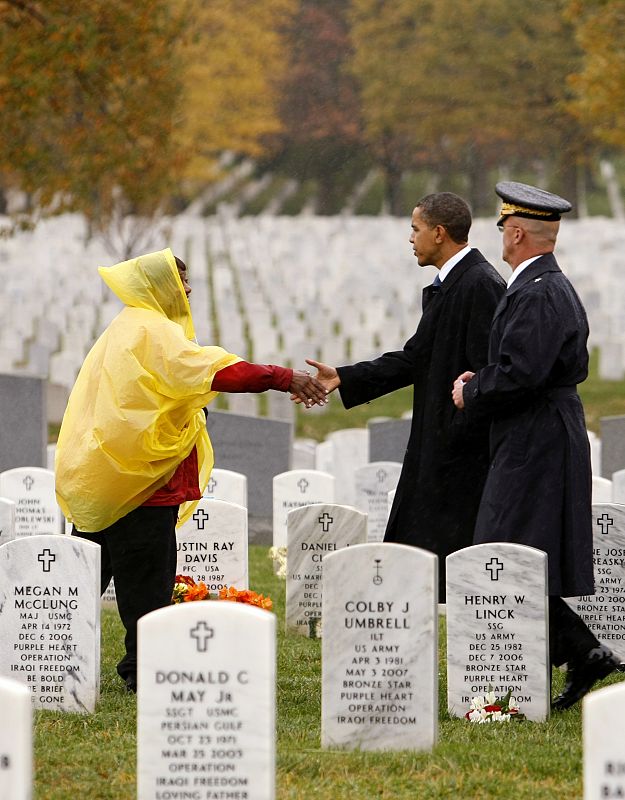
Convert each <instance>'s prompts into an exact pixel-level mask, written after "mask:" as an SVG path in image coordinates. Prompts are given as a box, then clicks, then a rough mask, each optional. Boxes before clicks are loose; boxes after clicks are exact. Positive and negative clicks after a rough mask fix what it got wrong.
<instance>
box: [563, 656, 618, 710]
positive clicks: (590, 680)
mask: <svg viewBox="0 0 625 800" xmlns="http://www.w3.org/2000/svg"><path fill="white" fill-rule="evenodd" d="M619 665H620V661H619V659H618V658H617V657H616V656H615V655H614V654H613V653H612V651H611V650H608V648H607V647H606V646H605V645H600V646H599V647H594V648H593V649H592V650H589V651H588V653H586V655H585V656H584V658H582V659H579V660H578V661H572V662H570V663H569V665H568V669H567V671H566V685H565V686H564V690H563V691H562V693H561V694H559V695H558V696H557V697H556V698H554V700H553V701H552V703H551V708H552V710H553V711H563V710H564V709H565V708H570V706H572V705H573V704H574V703H577V701H578V700H581V699H582V697H583V696H584V695H585V694H587V693H588V692H589V691H590V689H591V687H592V685H593V684H594V683H596V682H597V681H600V680H601V679H602V678H605V677H607V676H608V675H609V674H610V673H611V672H614V670H615V669H617V668H618V667H619Z"/></svg>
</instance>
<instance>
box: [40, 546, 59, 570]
mask: <svg viewBox="0 0 625 800" xmlns="http://www.w3.org/2000/svg"><path fill="white" fill-rule="evenodd" d="M37 561H40V562H41V563H42V564H43V571H44V572H50V564H52V562H53V561H56V556H55V555H54V553H51V552H50V550H49V548H47V547H46V549H45V550H43V551H42V552H41V553H39V555H38V556H37Z"/></svg>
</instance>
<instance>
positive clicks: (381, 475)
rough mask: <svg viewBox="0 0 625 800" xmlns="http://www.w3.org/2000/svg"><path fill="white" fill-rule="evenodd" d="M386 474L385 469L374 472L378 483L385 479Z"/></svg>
mask: <svg viewBox="0 0 625 800" xmlns="http://www.w3.org/2000/svg"><path fill="white" fill-rule="evenodd" d="M387 474H388V473H387V472H386V470H384V469H379V470H378V471H377V472H376V473H375V475H376V478H377V479H378V483H382V482H383V481H385V480H386V476H387Z"/></svg>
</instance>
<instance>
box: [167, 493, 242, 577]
mask: <svg viewBox="0 0 625 800" xmlns="http://www.w3.org/2000/svg"><path fill="white" fill-rule="evenodd" d="M176 538H177V540H178V561H177V565H176V573H177V574H178V575H190V576H191V577H192V578H193V580H194V581H195V582H196V583H199V582H200V581H201V582H202V583H205V584H206V586H207V588H208V590H209V592H217V591H219V589H222V588H224V587H228V586H235V587H236V588H237V589H247V588H248V572H247V508H244V507H243V506H239V505H235V504H234V503H226V502H224V501H223V500H207V499H206V498H203V499H202V500H200V502H199V503H198V504H197V508H196V509H195V511H194V512H193V514H192V515H191V517H190V518H189V519H188V520H187V521H186V522H185V523H184V524H183V525H180V526H179V527H178V528H177V529H176Z"/></svg>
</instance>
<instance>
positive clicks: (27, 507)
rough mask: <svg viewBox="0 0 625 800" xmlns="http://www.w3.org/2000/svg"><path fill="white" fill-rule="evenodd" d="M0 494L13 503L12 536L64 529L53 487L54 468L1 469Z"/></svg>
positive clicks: (55, 531)
mask: <svg viewBox="0 0 625 800" xmlns="http://www.w3.org/2000/svg"><path fill="white" fill-rule="evenodd" d="M0 497H6V498H8V499H9V500H13V502H14V503H15V538H19V537H20V536H33V535H34V534H42V533H61V532H62V531H63V515H62V514H61V509H60V508H59V506H58V504H57V502H56V495H55V491H54V472H51V471H50V470H48V469H42V468H41V467H18V468H16V469H9V470H6V471H5V472H0Z"/></svg>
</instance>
